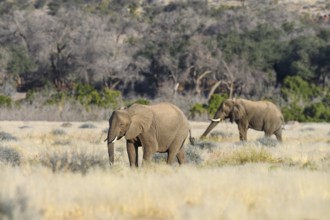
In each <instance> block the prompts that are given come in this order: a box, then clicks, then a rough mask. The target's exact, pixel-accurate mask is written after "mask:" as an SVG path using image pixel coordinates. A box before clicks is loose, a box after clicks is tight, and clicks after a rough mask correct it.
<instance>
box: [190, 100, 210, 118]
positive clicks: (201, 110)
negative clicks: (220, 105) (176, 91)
mask: <svg viewBox="0 0 330 220" xmlns="http://www.w3.org/2000/svg"><path fill="white" fill-rule="evenodd" d="M189 112H190V115H191V117H192V118H196V117H197V116H201V115H203V114H205V113H206V112H207V106H206V105H203V104H200V103H196V104H195V105H193V107H192V108H191V109H190V110H189Z"/></svg>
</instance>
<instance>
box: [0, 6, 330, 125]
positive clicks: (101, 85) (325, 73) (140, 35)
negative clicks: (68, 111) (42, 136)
mask: <svg viewBox="0 0 330 220" xmlns="http://www.w3.org/2000/svg"><path fill="white" fill-rule="evenodd" d="M233 2H235V1H230V2H229V1H228V2H226V1H219V2H216V1H212V2H211V1H210V2H209V1H171V2H169V3H160V2H157V1H139V2H135V1H134V2H132V1H110V0H109V1H108V0H107V1H101V2H99V1H81V0H70V1H54V0H37V1H1V2H0V32H1V33H2V34H1V38H0V45H1V46H0V57H1V59H0V60H1V61H0V94H1V96H0V106H1V109H3V108H8V107H9V106H10V105H11V104H10V101H8V100H7V101H6V100H5V99H6V98H7V97H5V96H8V97H12V96H13V95H14V94H15V93H16V92H23V93H28V94H30V95H28V96H27V98H26V99H25V100H23V101H19V105H18V106H16V109H17V108H27V106H31V105H33V106H36V109H39V108H44V104H45V103H46V105H49V104H50V105H56V106H59V109H63V106H64V105H65V104H66V103H68V102H70V103H72V105H75V104H79V105H81V106H82V107H83V108H85V109H87V111H90V110H91V109H92V108H93V107H94V106H97V107H99V108H100V109H102V108H103V109H105V108H106V109H116V108H118V107H121V106H122V105H125V104H129V103H132V102H135V100H139V99H140V101H141V100H146V101H147V102H148V103H149V102H152V101H154V100H162V101H171V102H174V103H175V104H177V105H179V106H180V107H181V108H183V109H184V110H185V112H188V111H190V112H191V117H192V119H193V118H194V117H201V115H204V116H203V117H206V115H207V114H213V113H214V105H216V104H218V102H217V101H215V100H211V99H214V98H215V97H217V96H214V94H216V95H219V96H221V97H229V96H231V95H232V96H234V97H245V98H249V99H258V100H260V99H271V100H272V101H274V102H276V103H278V104H280V107H281V108H283V111H284V112H285V118H286V120H298V121H329V113H328V112H329V102H324V98H326V97H329V89H328V88H329V87H330V81H329V72H330V64H329V62H328V60H329V53H330V31H329V29H328V20H324V19H323V18H322V16H320V15H319V14H317V13H320V12H312V11H308V10H307V9H308V8H309V7H307V6H306V7H304V6H305V5H300V8H303V9H304V10H305V9H306V10H307V11H306V10H305V11H304V12H301V11H299V10H293V11H292V10H290V11H289V10H287V8H288V5H286V4H283V3H279V1H262V2H259V3H255V2H254V1H236V4H232V3H233ZM301 4H303V3H301ZM317 4H321V5H314V6H313V8H314V10H315V8H317V7H319V8H322V7H323V8H325V7H327V6H328V4H326V3H319V2H318V3H317ZM322 4H324V5H322ZM292 7H293V6H292ZM311 8H312V7H311ZM31 94H34V96H31ZM38 97H39V98H38ZM40 97H42V98H40ZM45 99H46V100H45ZM8 102H9V103H8ZM321 103H323V104H321ZM296 110H297V111H298V112H296Z"/></svg>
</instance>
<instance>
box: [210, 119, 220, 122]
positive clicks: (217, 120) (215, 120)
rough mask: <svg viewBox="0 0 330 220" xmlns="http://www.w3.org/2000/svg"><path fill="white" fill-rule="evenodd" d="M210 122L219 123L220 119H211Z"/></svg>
mask: <svg viewBox="0 0 330 220" xmlns="http://www.w3.org/2000/svg"><path fill="white" fill-rule="evenodd" d="M211 121H213V122H220V121H221V118H217V119H211Z"/></svg>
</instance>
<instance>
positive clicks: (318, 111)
mask: <svg viewBox="0 0 330 220" xmlns="http://www.w3.org/2000/svg"><path fill="white" fill-rule="evenodd" d="M281 94H282V96H283V98H284V99H285V100H286V101H287V105H286V106H285V107H283V109H282V112H283V115H284V118H285V120H286V121H293V120H295V121H300V122H306V121H327V122H328V121H329V120H330V105H329V100H328V99H329V91H328V89H326V88H323V89H322V88H321V87H318V86H316V85H314V84H313V83H307V82H306V81H304V80H303V79H302V78H301V77H300V76H293V77H290V76H289V77H287V78H286V79H285V80H284V84H283V86H282V88H281Z"/></svg>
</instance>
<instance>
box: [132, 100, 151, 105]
mask: <svg viewBox="0 0 330 220" xmlns="http://www.w3.org/2000/svg"><path fill="white" fill-rule="evenodd" d="M134 103H137V104H141V105H150V101H149V100H148V99H137V100H135V102H134Z"/></svg>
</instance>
